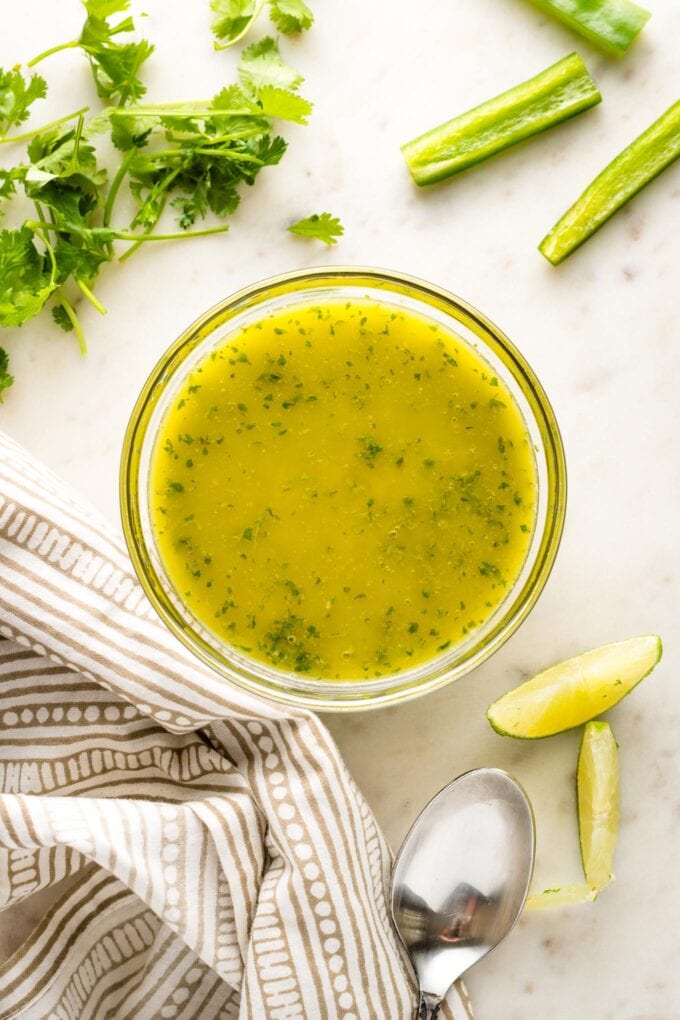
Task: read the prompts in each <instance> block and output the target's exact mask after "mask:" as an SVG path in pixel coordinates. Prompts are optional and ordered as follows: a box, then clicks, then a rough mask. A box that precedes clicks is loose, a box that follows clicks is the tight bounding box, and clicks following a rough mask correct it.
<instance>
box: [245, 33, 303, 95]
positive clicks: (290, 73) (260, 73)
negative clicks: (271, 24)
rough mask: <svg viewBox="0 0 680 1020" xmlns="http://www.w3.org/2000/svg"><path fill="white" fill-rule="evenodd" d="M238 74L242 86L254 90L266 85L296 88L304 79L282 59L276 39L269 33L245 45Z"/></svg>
mask: <svg viewBox="0 0 680 1020" xmlns="http://www.w3.org/2000/svg"><path fill="white" fill-rule="evenodd" d="M238 74H239V78H240V79H241V82H242V84H243V85H244V87H245V88H246V89H248V88H249V89H252V90H253V91H255V92H257V91H258V90H259V89H261V88H264V87H265V86H266V85H273V86H274V87H275V88H281V89H296V88H297V87H298V85H300V84H301V83H302V82H303V81H304V78H303V77H302V75H301V74H299V73H298V72H297V71H296V70H295V68H294V67H291V66H290V64H287V63H286V62H285V60H283V58H282V56H281V54H280V53H279V46H278V43H277V41H276V39H274V38H272V36H270V35H266V36H265V37H264V39H260V40H259V42H256V43H252V45H251V46H246V48H245V49H244V51H243V53H242V54H241V62H240V63H239V65H238Z"/></svg>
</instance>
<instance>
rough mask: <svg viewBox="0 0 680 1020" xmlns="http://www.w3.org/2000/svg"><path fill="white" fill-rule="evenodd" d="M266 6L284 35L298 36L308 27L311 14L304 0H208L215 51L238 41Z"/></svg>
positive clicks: (309, 26) (310, 21) (312, 20)
mask: <svg viewBox="0 0 680 1020" xmlns="http://www.w3.org/2000/svg"><path fill="white" fill-rule="evenodd" d="M265 3H268V5H269V17H270V18H271V21H272V22H273V24H274V25H275V26H276V28H278V30H279V32H283V34H284V35H299V34H300V33H301V32H306V31H307V29H308V28H311V26H312V24H313V22H314V15H313V13H312V11H311V10H310V9H309V7H308V6H307V4H306V3H305V2H304V0H210V8H211V10H212V11H213V13H214V15H215V18H214V20H213V23H212V31H213V35H214V36H215V42H214V46H215V49H216V50H224V49H227V47H228V46H233V45H234V43H236V42H238V41H239V39H242V38H243V36H244V35H245V34H246V32H248V30H249V29H250V28H251V27H252V25H254V23H255V22H256V21H257V19H258V18H259V16H260V14H261V13H262V11H263V10H264V7H265Z"/></svg>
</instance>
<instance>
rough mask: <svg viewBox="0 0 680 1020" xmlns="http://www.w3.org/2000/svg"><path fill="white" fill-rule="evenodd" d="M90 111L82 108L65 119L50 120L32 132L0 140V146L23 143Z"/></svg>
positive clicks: (86, 107)
mask: <svg viewBox="0 0 680 1020" xmlns="http://www.w3.org/2000/svg"><path fill="white" fill-rule="evenodd" d="M89 109H90V107H89V106H83V108H82V109H80V110H75V111H74V112H73V113H69V114H67V115H66V117H59V118H58V120H51V121H50V122H49V124H43V125H42V126H41V127H39V128H33V130H32V131H24V132H23V134H21V135H12V136H11V137H9V138H0V145H4V144H7V143H9V142H23V141H25V140H26V139H27V138H33V136H34V135H41V134H42V133H43V131H49V130H50V128H53V127H58V126H59V125H60V124H65V123H66V121H67V120H74V119H75V118H76V117H81V116H82V115H83V114H84V113H87V111H88V110H89Z"/></svg>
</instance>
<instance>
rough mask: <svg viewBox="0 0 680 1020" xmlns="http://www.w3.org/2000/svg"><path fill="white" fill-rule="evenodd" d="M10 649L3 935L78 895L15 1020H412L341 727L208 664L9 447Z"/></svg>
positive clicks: (114, 547) (5, 534) (44, 939)
mask: <svg viewBox="0 0 680 1020" xmlns="http://www.w3.org/2000/svg"><path fill="white" fill-rule="evenodd" d="M0 635H1V637H2V640H0V911H1V910H5V911H6V913H4V914H3V913H0V926H1V925H2V924H3V918H7V917H10V918H11V916H12V912H13V911H17V910H19V909H21V908H20V906H19V904H20V903H21V901H24V900H26V898H27V897H29V896H30V895H31V894H32V893H33V892H35V891H37V890H40V889H44V888H46V887H49V886H50V885H52V884H55V883H58V882H61V883H62V884H64V883H65V889H64V891H63V893H62V895H61V898H60V899H58V900H57V901H56V902H55V903H54V905H53V906H52V908H51V909H50V910H49V911H48V912H47V914H46V915H45V916H44V917H43V918H42V919H41V921H40V923H39V925H38V926H37V928H36V929H35V931H34V932H33V934H32V936H31V937H30V938H29V939H28V940H27V942H26V943H24V945H23V946H21V947H20V948H19V949H18V950H17V952H16V953H15V954H14V956H13V957H12V958H11V959H10V960H8V961H7V962H6V963H4V964H3V965H2V966H0V1020H9V1018H10V1017H29V1018H35V1020H45V1018H60V1020H62V1018H69V1020H73V1018H76V1017H77V1018H78V1020H86V1018H90V1020H103V1018H105V1017H114V1018H116V1020H118V1018H122V1020H125V1018H128V1017H129V1018H130V1020H132V1018H133V1017H134V1018H135V1020H147V1018H148V1020H155V1018H157V1017H178V1018H181V1020H194V1018H199V1017H200V1018H201V1020H211V1018H212V1017H241V1018H256V1020H259V1018H269V1017H271V1018H273V1020H277V1018H284V1017H303V1018H309V1020H312V1018H313V1020H316V1018H336V1017H337V1018H340V1017H342V1018H344V1020H353V1018H357V1020H358V1018H360V1017H364V1016H367V1017H368V1016H370V1017H371V1018H376V1020H379V1018H383V1017H384V1018H385V1020H401V1018H404V1020H407V1018H409V1020H410V1018H411V1017H412V1015H413V1009H414V985H413V978H412V975H411V973H410V970H409V968H408V966H407V965H406V964H405V961H404V956H403V953H402V950H401V947H400V945H399V944H398V942H397V940H396V938H395V935H394V931H393V928H392V926H391V923H390V921H389V919H388V908H387V902H386V895H387V889H388V883H389V870H390V856H389V850H388V848H387V846H386V844H385V841H384V839H383V837H382V835H381V833H380V831H379V829H378V827H377V826H376V824H375V821H374V819H373V817H372V815H371V813H370V811H369V809H368V807H367V805H366V803H365V801H364V800H363V798H362V796H361V794H360V793H359V791H358V790H357V788H356V785H355V784H354V783H353V781H352V780H351V778H350V776H349V775H348V773H347V771H346V769H345V766H344V764H343V762H342V759H341V758H340V755H339V754H338V751H337V748H336V747H335V745H334V743H333V741H332V739H331V737H330V735H329V734H328V732H327V731H326V729H325V728H324V727H323V725H322V724H321V722H320V721H319V720H318V719H317V718H316V717H315V716H314V715H313V714H311V713H308V712H304V711H301V710H295V709H288V708H282V707H280V706H278V705H276V704H273V703H271V702H268V701H266V700H264V699H260V698H257V697H255V696H253V695H251V694H249V693H247V692H244V691H241V690H239V689H237V688H234V687H231V686H228V685H227V684H226V683H224V682H223V681H222V680H221V679H220V678H219V677H217V676H216V675H215V674H213V673H212V672H211V671H210V670H208V669H207V668H205V667H203V666H202V665H201V664H199V663H198V662H197V661H196V660H195V659H193V658H192V656H191V655H190V654H189V653H188V652H187V651H186V650H185V649H184V648H183V647H182V646H181V645H180V644H179V643H178V642H177V641H176V640H175V639H174V638H173V637H172V635H170V634H169V633H168V632H167V631H166V629H165V628H164V627H163V625H162V624H161V622H160V621H159V620H158V619H157V618H156V617H155V615H154V613H153V611H152V609H151V607H150V606H149V604H148V602H147V601H146V598H145V596H144V594H143V593H142V591H141V589H140V587H139V585H138V583H137V581H136V578H135V577H134V573H133V570H132V567H131V565H130V562H129V560H128V557H127V554H126V552H125V549H124V547H123V544H122V541H121V539H120V538H119V537H118V536H116V535H115V534H113V533H112V532H111V530H110V528H109V527H108V525H107V524H106V523H105V522H104V521H102V520H100V519H99V517H98V515H97V514H96V513H94V512H93V511H91V510H89V509H87V508H85V507H82V506H81V505H80V502H79V500H78V499H77V497H76V496H74V495H72V494H71V493H69V492H68V490H67V489H66V487H65V486H63V485H62V484H61V483H60V482H59V480H58V479H56V478H55V476H54V475H52V474H51V473H50V472H48V471H47V470H46V469H44V468H43V467H42V466H41V465H40V464H39V463H38V462H37V461H35V460H34V459H33V458H32V457H31V456H30V455H29V454H28V453H27V452H26V451H25V450H23V449H22V448H21V447H19V446H18V445H17V444H16V443H14V442H13V441H12V440H10V439H9V438H8V437H6V436H4V435H2V434H1V433H0ZM449 1016H450V1017H455V1020H463V1018H465V1017H469V1016H471V1012H470V1010H469V1004H468V1000H467V996H466V995H465V992H464V991H463V990H462V989H454V990H453V991H452V994H451V997H450V1007H449Z"/></svg>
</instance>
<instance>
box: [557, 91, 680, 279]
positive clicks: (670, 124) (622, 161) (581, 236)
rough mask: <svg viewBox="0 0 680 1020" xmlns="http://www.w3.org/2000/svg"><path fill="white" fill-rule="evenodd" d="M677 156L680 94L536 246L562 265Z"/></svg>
mask: <svg viewBox="0 0 680 1020" xmlns="http://www.w3.org/2000/svg"><path fill="white" fill-rule="evenodd" d="M678 156H680V100H678V101H677V102H675V103H673V105H672V106H671V107H670V109H668V110H666V112H665V113H664V114H662V116H661V117H659V119H658V120H656V121H654V123H653V124H652V125H651V127H648V128H647V130H646V131H644V132H643V133H642V134H641V135H640V136H639V137H638V138H636V139H635V141H634V142H632V143H631V144H630V145H629V146H628V148H626V149H624V150H623V152H620V153H619V155H618V156H617V157H616V159H614V160H612V162H611V163H610V164H609V166H607V167H605V169H604V170H603V171H602V173H601V174H599V176H598V177H596V178H595V180H594V181H593V182H592V184H589V185H588V187H587V188H586V190H585V191H584V192H583V194H582V195H581V197H580V198H579V199H577V200H576V202H574V204H573V205H572V207H571V208H570V209H568V210H567V212H566V213H565V214H564V216H563V217H562V219H561V220H559V221H558V222H557V223H556V224H555V226H554V227H553V228H552V230H551V231H550V233H549V234H548V235H547V236H546V237H544V238H543V240H542V241H541V243H540V244H539V246H538V250H539V251H540V252H541V254H542V255H545V257H546V258H547V260H548V262H552V264H553V265H554V266H556V265H558V264H559V263H560V262H562V261H563V259H566V257H567V256H568V255H571V253H572V252H573V251H574V250H575V249H576V248H578V247H579V245H582V244H583V242H584V241H587V240H588V238H589V237H591V236H592V235H593V234H594V233H595V231H596V230H599V229H600V227H601V226H603V225H604V224H605V223H606V222H607V220H608V219H609V217H610V216H613V215H614V213H615V212H616V211H617V210H618V209H620V208H621V206H622V205H625V204H626V202H629V201H630V199H631V198H633V196H634V195H636V194H637V193H638V191H641V190H642V188H644V186H645V185H646V184H649V182H650V181H651V180H653V179H654V178H655V177H656V176H657V175H658V174H660V173H661V171H662V170H665V169H666V167H667V166H670V165H671V163H672V162H673V161H674V160H676V159H677V158H678Z"/></svg>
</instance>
